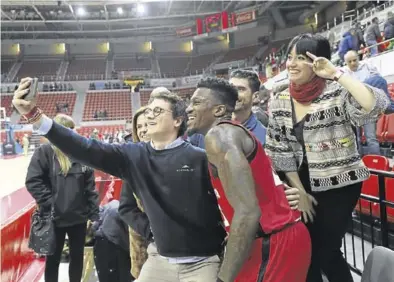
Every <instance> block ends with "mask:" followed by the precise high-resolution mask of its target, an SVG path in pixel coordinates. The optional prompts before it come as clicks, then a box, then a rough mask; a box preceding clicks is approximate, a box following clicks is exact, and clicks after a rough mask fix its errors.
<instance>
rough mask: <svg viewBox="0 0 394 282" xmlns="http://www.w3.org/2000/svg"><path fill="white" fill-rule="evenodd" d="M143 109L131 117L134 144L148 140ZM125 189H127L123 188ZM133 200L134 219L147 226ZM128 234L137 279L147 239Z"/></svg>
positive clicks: (147, 242)
mask: <svg viewBox="0 0 394 282" xmlns="http://www.w3.org/2000/svg"><path fill="white" fill-rule="evenodd" d="M144 110H145V108H144V107H142V108H140V109H139V110H138V111H137V112H136V113H135V115H134V117H133V133H132V138H133V141H134V142H148V141H149V140H150V139H149V138H148V137H147V135H146V132H147V125H146V120H145V116H144V115H143V113H144ZM126 185H129V184H128V183H127V182H124V183H123V187H122V189H123V188H124V187H125V186H126ZM125 189H127V188H125ZM134 198H135V200H136V207H135V209H134V210H133V213H134V219H136V221H137V220H138V221H139V222H141V221H145V223H144V224H148V225H149V221H148V217H147V216H146V214H145V213H144V209H143V207H142V204H141V201H140V200H139V199H138V198H137V196H136V195H135V194H134ZM129 234H130V257H131V274H132V275H133V277H134V278H136V279H137V278H138V276H139V274H140V271H141V269H142V266H143V264H144V263H145V261H146V260H147V258H148V253H147V251H146V249H147V247H148V244H149V239H151V238H144V237H143V236H142V235H140V233H139V232H138V230H134V229H132V228H131V227H130V228H129Z"/></svg>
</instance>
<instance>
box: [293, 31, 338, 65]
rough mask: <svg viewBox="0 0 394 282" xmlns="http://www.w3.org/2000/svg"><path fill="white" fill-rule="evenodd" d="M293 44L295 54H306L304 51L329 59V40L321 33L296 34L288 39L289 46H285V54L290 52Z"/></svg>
mask: <svg viewBox="0 0 394 282" xmlns="http://www.w3.org/2000/svg"><path fill="white" fill-rule="evenodd" d="M294 46H295V51H296V54H302V55H305V56H307V55H306V52H309V53H312V54H313V55H316V56H318V57H324V58H327V59H328V60H331V47H330V42H328V40H327V39H326V38H325V37H323V36H321V35H318V34H310V33H304V34H300V35H297V36H296V37H294V38H293V39H292V40H291V41H290V43H289V46H288V47H287V52H286V54H287V55H288V54H290V52H291V50H293V47H294ZM307 57H308V56H307ZM308 58H309V57H308Z"/></svg>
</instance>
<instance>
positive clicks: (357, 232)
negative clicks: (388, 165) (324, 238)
mask: <svg viewBox="0 0 394 282" xmlns="http://www.w3.org/2000/svg"><path fill="white" fill-rule="evenodd" d="M369 171H370V173H371V176H372V175H375V176H377V177H378V186H379V187H378V195H377V196H378V197H376V196H371V195H366V194H361V196H360V199H359V202H358V205H357V207H358V208H356V211H355V213H354V215H353V219H352V221H351V225H350V227H349V230H348V233H347V234H346V236H345V238H344V240H343V251H344V255H345V258H346V261H347V262H348V264H349V267H350V269H351V270H352V271H353V272H355V273H357V274H358V275H360V276H361V275H362V272H363V268H364V264H365V261H366V259H367V256H368V254H369V252H370V251H371V250H372V249H373V248H374V247H375V246H376V245H378V246H383V247H387V248H391V249H394V222H389V220H388V219H389V217H388V212H387V210H388V208H393V210H394V202H391V201H388V200H387V199H386V191H388V189H387V188H388V187H386V183H388V182H386V180H387V179H394V172H390V171H382V170H376V169H369ZM393 188H394V187H393ZM386 189H387V190H386ZM393 193H394V191H393ZM363 200H364V201H367V205H368V208H367V210H365V208H363V205H362V202H363ZM377 205H379V207H378V208H377ZM348 241H351V243H350V244H351V246H350V247H351V249H350V250H349V242H348ZM360 248H361V260H362V265H359V264H357V260H358V259H357V257H358V256H357V254H359V251H360ZM349 254H352V258H351V257H350V255H349Z"/></svg>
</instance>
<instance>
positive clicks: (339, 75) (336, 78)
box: [332, 70, 345, 81]
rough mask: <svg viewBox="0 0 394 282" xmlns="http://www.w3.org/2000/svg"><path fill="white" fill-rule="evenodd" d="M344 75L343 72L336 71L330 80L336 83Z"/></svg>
mask: <svg viewBox="0 0 394 282" xmlns="http://www.w3.org/2000/svg"><path fill="white" fill-rule="evenodd" d="M344 73H345V72H344V71H343V70H337V72H336V73H335V75H334V77H333V79H332V80H334V81H338V80H339V79H340V78H341V76H342V75H343V74H344Z"/></svg>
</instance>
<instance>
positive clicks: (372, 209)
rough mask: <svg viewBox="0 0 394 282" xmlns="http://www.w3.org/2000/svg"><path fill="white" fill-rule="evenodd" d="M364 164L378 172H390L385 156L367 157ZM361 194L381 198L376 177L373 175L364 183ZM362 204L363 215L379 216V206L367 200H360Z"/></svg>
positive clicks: (358, 208)
mask: <svg viewBox="0 0 394 282" xmlns="http://www.w3.org/2000/svg"><path fill="white" fill-rule="evenodd" d="M363 162H364V164H365V165H366V166H367V167H368V168H372V169H378V170H389V168H390V166H389V160H388V159H387V158H386V157H384V156H378V155H367V156H364V157H363ZM361 193H363V194H365V195H368V196H373V197H379V181H378V177H377V176H376V175H371V176H370V177H369V178H368V179H367V180H365V181H364V182H363V186H362V189H361ZM360 204H361V213H363V214H366V215H371V213H372V215H373V216H379V214H380V213H379V204H377V203H370V201H367V200H363V199H361V200H360ZM357 210H360V207H357Z"/></svg>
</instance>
